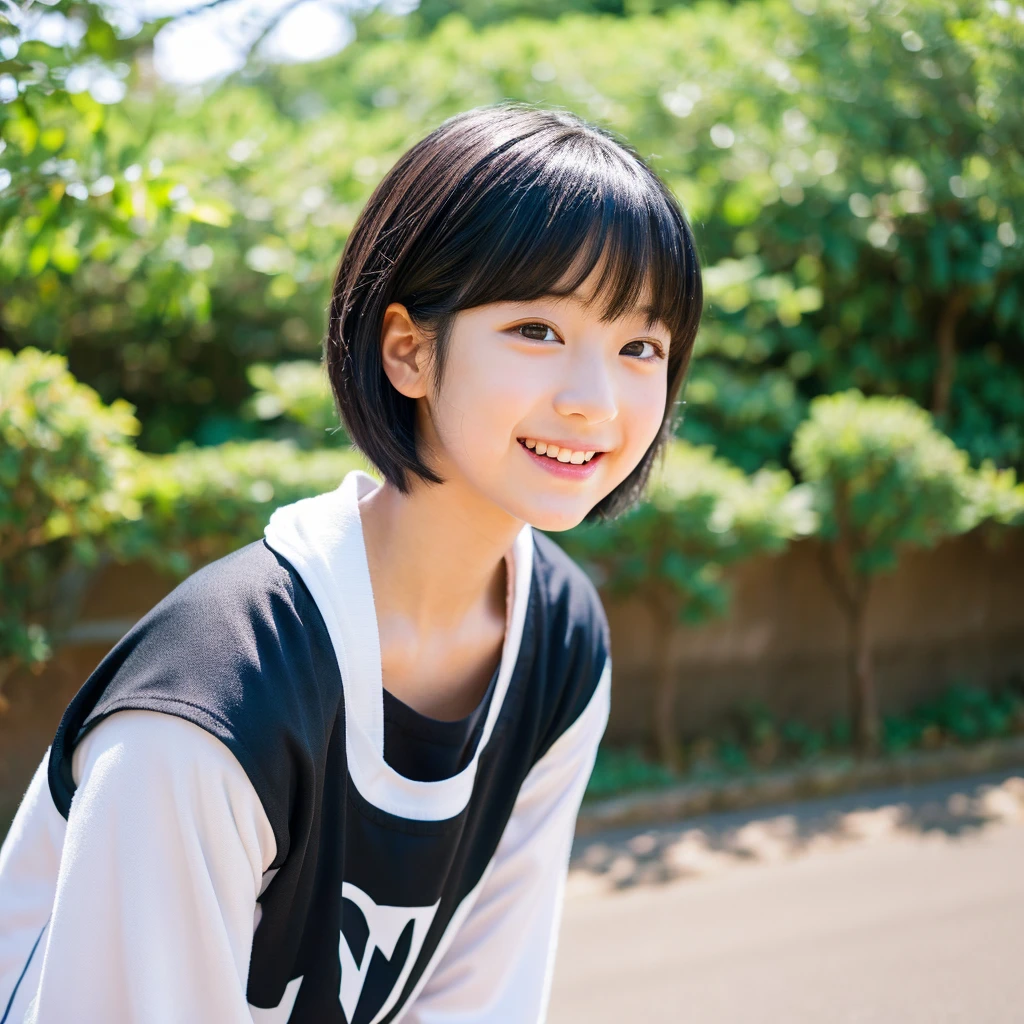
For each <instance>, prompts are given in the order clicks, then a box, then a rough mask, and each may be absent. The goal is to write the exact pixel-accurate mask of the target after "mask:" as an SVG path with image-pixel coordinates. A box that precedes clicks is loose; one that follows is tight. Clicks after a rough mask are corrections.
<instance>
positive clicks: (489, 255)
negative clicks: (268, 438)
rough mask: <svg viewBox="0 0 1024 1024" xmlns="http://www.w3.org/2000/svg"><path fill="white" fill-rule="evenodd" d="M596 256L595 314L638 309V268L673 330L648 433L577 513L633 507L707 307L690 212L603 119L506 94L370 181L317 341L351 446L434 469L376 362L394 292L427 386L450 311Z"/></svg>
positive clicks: (664, 435)
mask: <svg viewBox="0 0 1024 1024" xmlns="http://www.w3.org/2000/svg"><path fill="white" fill-rule="evenodd" d="M603 255H604V256H607V259H606V260H605V261H604V265H603V268H602V271H603V272H602V275H601V278H600V280H599V281H598V285H597V288H596V290H595V291H594V293H593V296H592V300H593V301H597V299H598V297H600V296H605V304H604V308H603V313H602V315H601V320H602V321H610V320H613V319H615V318H617V317H619V316H623V315H627V314H630V313H633V312H634V311H635V310H637V309H638V308H639V306H638V304H639V300H640V297H641V290H642V289H643V287H644V285H645V284H646V283H648V282H649V285H650V288H649V290H650V306H651V308H650V311H649V319H648V325H651V324H653V323H654V321H655V320H661V321H662V322H663V323H664V324H665V326H666V327H667V328H668V329H669V332H670V335H671V342H670V345H669V353H668V395H667V399H666V403H665V415H664V418H663V421H662V426H661V429H660V431H659V433H658V436H657V437H656V438H655V440H654V441H653V442H652V444H651V446H650V447H649V448H648V450H647V452H646V453H645V455H644V457H643V459H642V460H641V461H640V463H639V465H638V466H637V467H636V469H634V470H633V472H632V473H631V474H630V475H629V476H628V477H627V478H626V479H625V480H624V481H623V482H622V483H621V484H619V486H618V487H616V488H615V489H614V490H613V491H612V492H611V493H609V494H608V495H606V496H605V497H604V498H603V499H602V500H601V501H600V502H599V503H598V504H597V505H595V506H594V508H593V509H591V510H590V512H588V513H587V516H586V517H585V521H587V522H592V521H598V520H605V519H611V518H614V517H615V516H617V515H619V514H620V513H622V512H624V511H626V510H627V509H628V508H630V507H631V506H632V505H633V504H634V503H635V502H636V501H637V500H638V499H639V498H640V496H641V495H642V493H643V490H644V488H645V486H646V483H647V478H648V475H649V473H650V470H651V465H652V463H653V461H654V459H655V457H656V456H657V455H658V453H659V452H660V451H661V449H662V448H663V446H664V444H665V442H666V441H667V440H668V438H669V437H670V436H671V435H672V433H673V432H674V431H675V429H676V426H677V423H678V418H679V417H677V416H676V410H677V409H679V408H681V403H677V401H676V396H677V394H678V392H679V389H680V387H681V385H682V383H683V380H684V378H685V376H686V372H687V369H688V367H689V362H690V355H691V352H692V350H693V344H694V339H695V337H696V334H697V327H698V325H699V322H700V317H701V313H702V310H703V286H702V281H701V270H700V265H699V261H698V258H697V251H696V245H695V242H694V237H693V233H692V231H691V229H690V226H689V224H688V223H687V220H686V217H685V215H684V213H683V211H682V209H681V208H680V206H679V204H678V202H677V201H676V199H675V198H674V197H673V195H672V193H671V192H670V191H669V190H668V188H667V187H666V186H665V184H664V183H663V182H662V181H661V179H660V178H659V177H658V176H657V175H656V174H655V173H654V171H652V170H651V169H650V168H649V167H648V166H647V164H646V163H645V162H644V161H643V160H642V159H641V157H640V156H639V155H638V154H637V152H636V151H635V150H634V149H633V148H632V147H631V146H629V145H628V144H627V143H626V142H625V141H623V140H622V139H620V138H617V137H616V136H615V135H613V134H612V132H611V131H610V130H607V129H605V128H603V127H599V126H596V125H593V124H590V123H588V122H587V121H584V120H583V119H582V118H580V117H578V116H577V115H575V114H573V113H571V112H569V111H566V110H564V109H542V108H539V107H535V106H534V105H532V104H528V103H523V102H515V101H503V102H501V103H497V104H492V105H489V106H483V107H476V108H474V109H472V110H468V111H465V112H463V113H460V114H456V115H455V116H453V117H449V118H448V119H447V120H445V121H444V122H442V123H441V124H440V125H439V126H438V127H437V128H435V129H434V130H433V131H432V132H431V133H430V134H429V135H427V136H426V137H425V138H424V139H422V140H421V141H420V142H418V143H416V144H415V145H414V146H412V147H411V148H410V149H409V150H407V151H406V152H405V153H404V154H403V155H402V156H401V157H400V158H399V160H398V161H397V162H396V163H395V164H394V166H393V167H392V168H391V169H390V170H389V171H388V172H387V174H385V176H384V177H383V179H382V180H381V181H380V183H379V184H378V185H377V187H376V188H375V189H374V191H373V194H372V195H371V196H370V198H369V200H368V201H367V203H366V206H365V207H364V208H363V210H362V212H361V213H360V215H359V218H358V220H357V221H356V223H355V225H354V227H353V229H352V232H351V234H350V235H349V237H348V240H347V241H346V244H345V248H344V251H343V253H342V255H341V260H340V262H339V264H338V270H337V274H336V277H335V282H334V290H333V293H332V297H331V304H330V318H329V323H328V328H327V337H326V339H325V343H324V344H325V351H324V362H325V365H326V369H327V374H328V377H329V378H330V382H331V388H332V390H333V392H334V396H335V402H336V405H337V409H338V413H339V415H340V416H341V418H342V420H343V422H344V424H345V427H346V429H347V430H348V433H349V436H350V437H351V439H352V441H353V443H354V444H355V445H356V447H358V448H359V449H360V450H361V451H362V452H363V454H364V455H365V456H366V458H367V459H369V461H370V462H371V463H372V464H373V465H374V466H376V467H377V469H379V470H380V472H381V474H382V475H383V476H384V478H385V479H387V480H388V481H390V482H391V483H392V484H394V486H395V487H397V488H398V489H399V490H400V491H401V492H402V493H403V494H406V493H408V483H407V478H406V474H407V473H409V472H412V473H415V474H417V475H418V476H420V477H421V478H423V479H425V480H429V481H431V482H433V483H442V482H443V479H442V478H441V477H440V476H438V475H437V474H436V473H435V472H434V470H432V469H431V468H430V467H429V466H427V465H426V464H425V463H424V462H423V461H422V460H421V458H420V455H419V453H418V452H417V449H416V415H415V409H416V405H415V400H414V399H411V398H408V397H407V396H405V395H403V394H401V393H400V392H399V391H398V390H397V389H396V388H395V387H394V386H393V385H392V384H391V382H390V380H389V379H388V377H387V375H386V373H385V372H384V366H383V359H382V354H381V328H382V323H383V317H384V310H385V309H386V308H387V306H388V304H389V303H391V302H400V303H402V304H403V305H404V306H405V307H406V308H407V309H408V311H409V315H410V317H411V318H412V319H413V321H414V322H415V323H416V324H417V326H419V327H420V328H421V329H422V330H424V331H425V332H426V333H427V334H428V336H429V337H431V338H432V340H433V342H434V345H433V347H434V353H433V357H434V358H433V365H432V379H433V383H434V385H435V387H438V386H439V385H440V382H441V380H442V378H443V374H444V366H445V355H446V351H447V343H448V339H449V336H450V333H451V328H452V325H453V323H454V320H455V315H456V313H457V312H458V311H459V310H461V309H470V308H473V307H475V306H481V305H485V304H487V303H491V302H509V301H523V300H529V299H535V298H539V297H541V296H543V295H552V294H560V295H561V294H569V293H572V292H574V291H576V289H577V288H579V286H580V285H581V284H582V283H583V282H584V281H585V280H586V279H587V277H588V276H589V274H590V273H591V271H592V270H593V268H594V267H595V266H596V265H597V264H598V262H599V261H600V260H601V258H602V256H603ZM567 274H571V277H569V278H568V279H567V283H565V284H563V286H562V287H561V288H560V289H559V290H558V291H556V288H555V286H556V284H557V283H558V282H561V281H563V278H565V275H567Z"/></svg>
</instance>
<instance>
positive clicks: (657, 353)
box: [623, 338, 665, 363]
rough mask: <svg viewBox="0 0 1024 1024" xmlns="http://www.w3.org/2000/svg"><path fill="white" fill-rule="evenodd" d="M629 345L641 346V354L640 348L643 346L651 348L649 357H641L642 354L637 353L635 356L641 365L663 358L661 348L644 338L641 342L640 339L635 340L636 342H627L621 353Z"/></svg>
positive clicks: (663, 354)
mask: <svg viewBox="0 0 1024 1024" xmlns="http://www.w3.org/2000/svg"><path fill="white" fill-rule="evenodd" d="M630 345H640V346H641V352H642V346H644V345H650V346H651V350H652V351H651V353H650V355H642V354H639V353H638V354H637V356H636V358H638V359H639V360H640V362H642V363H647V362H653V361H654V360H655V359H663V358H664V357H665V353H664V351H663V350H662V347H661V346H660V345H658V344H657V343H655V342H653V341H649V340H647V339H646V338H644V339H642V340H641V339H637V340H636V341H630V342H628V343H627V344H626V345H625V346H624V347H623V351H625V349H627V348H629V347H630Z"/></svg>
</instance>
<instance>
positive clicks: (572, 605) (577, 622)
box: [533, 530, 611, 757]
mask: <svg viewBox="0 0 1024 1024" xmlns="http://www.w3.org/2000/svg"><path fill="white" fill-rule="evenodd" d="M533 538H534V563H533V565H534V579H535V584H536V586H537V588H538V589H539V597H540V605H541V607H542V608H543V615H542V617H541V622H540V623H539V627H538V628H539V636H538V640H537V642H538V646H539V647H541V648H542V649H543V654H544V665H543V677H544V678H543V682H544V685H543V692H542V701H543V703H544V705H545V712H546V714H545V718H546V722H545V728H544V730H543V733H542V740H541V744H540V749H539V750H538V753H537V756H538V757H540V756H543V754H544V753H545V752H546V751H547V749H548V748H549V747H550V746H551V745H552V744H553V743H554V742H555V741H556V740H557V739H558V738H559V737H560V736H562V734H564V733H565V732H566V731H567V730H569V729H570V728H571V727H572V726H573V725H575V724H576V723H577V722H581V721H586V722H589V723H593V724H594V725H595V726H599V728H600V730H601V731H603V728H604V721H605V719H606V718H607V713H606V708H605V709H604V712H603V713H601V712H602V708H604V706H605V705H606V704H607V700H608V687H609V683H610V673H611V633H610V630H609V627H608V617H607V615H606V613H605V609H604V605H603V604H602V602H601V597H600V595H599V593H598V591H597V587H596V586H595V585H594V582H593V580H591V579H590V577H589V576H588V575H587V574H586V572H584V570H583V569H582V568H581V567H580V566H579V565H578V564H577V563H576V562H574V561H573V560H572V559H571V558H570V557H569V555H568V554H566V552H565V551H564V550H563V549H562V548H561V547H560V546H559V545H558V543H557V542H556V541H555V540H553V539H552V538H551V537H549V536H548V535H547V534H544V533H541V532H540V531H538V530H534V531H533ZM588 710H589V712H590V713H589V714H587V715H586V718H585V719H584V713H585V712H587V711H588Z"/></svg>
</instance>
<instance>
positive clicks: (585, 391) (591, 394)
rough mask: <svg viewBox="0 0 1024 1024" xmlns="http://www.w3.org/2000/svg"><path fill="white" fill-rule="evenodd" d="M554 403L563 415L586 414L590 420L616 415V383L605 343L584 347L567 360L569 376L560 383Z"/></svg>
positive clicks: (567, 374) (600, 420)
mask: <svg viewBox="0 0 1024 1024" xmlns="http://www.w3.org/2000/svg"><path fill="white" fill-rule="evenodd" d="M587 349H590V351H587ZM553 404H554V408H555V412H557V413H558V414H559V415H560V416H574V415H575V416H583V417H584V418H585V419H586V420H587V422H588V423H603V422H604V421H605V420H612V419H614V418H615V417H616V415H617V414H618V404H617V402H616V398H615V388H614V383H613V381H612V376H611V373H610V371H609V368H608V366H607V365H606V362H605V357H604V354H603V352H602V351H601V346H598V345H594V346H580V351H578V352H577V353H576V354H575V356H574V358H572V359H569V360H567V361H566V363H565V377H564V378H563V380H562V381H560V382H559V387H558V389H557V391H556V393H555V398H554V402H553Z"/></svg>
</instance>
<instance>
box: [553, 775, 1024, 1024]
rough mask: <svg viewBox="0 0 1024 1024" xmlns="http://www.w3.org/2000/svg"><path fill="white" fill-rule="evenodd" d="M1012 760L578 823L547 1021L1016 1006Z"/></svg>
mask: <svg viewBox="0 0 1024 1024" xmlns="http://www.w3.org/2000/svg"><path fill="white" fill-rule="evenodd" d="M1020 775H1024V773H1004V774H1000V775H998V776H987V777H983V778H976V779H973V780H965V781H963V782H960V783H941V784H935V785H930V786H923V787H919V788H916V789H912V790H887V791H880V792H877V793H872V794H861V795H852V796H846V797H842V798H838V799H835V800H830V801H814V802H810V803H802V804H793V805H787V806H785V807H778V808H773V809H769V810H761V811H751V812H744V813H733V814H727V815H726V814H723V815H709V816H707V817H705V818H700V819H692V820H690V821H687V822H685V823H681V824H679V825H677V826H674V827H667V828H659V829H651V830H649V831H646V832H617V833H609V834H606V835H603V836H596V837H588V838H587V839H586V840H580V841H578V842H577V845H576V847H575V849H574V858H573V868H572V870H571V872H570V878H569V884H568V886H567V892H566V903H565V916H564V920H563V926H562V931H561V938H560V941H559V950H558V957H557V961H556V967H555V977H554V984H553V991H552V999H551V1009H550V1013H549V1017H548V1020H549V1024H606V1022H607V1024H612V1022H615V1024H623V1022H629V1024H632V1022H635V1021H643V1022H648V1021H650V1022H660V1021H670V1022H677V1021H678V1022H680V1024H833V1022H835V1024H947V1022H950V1024H952V1022H957V1024H959V1022H964V1024H1024V778H1021V777H1016V776H1020Z"/></svg>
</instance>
